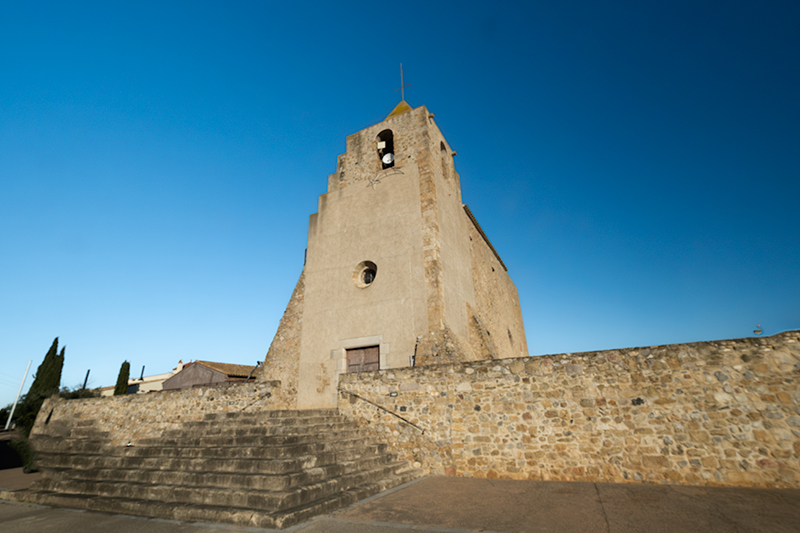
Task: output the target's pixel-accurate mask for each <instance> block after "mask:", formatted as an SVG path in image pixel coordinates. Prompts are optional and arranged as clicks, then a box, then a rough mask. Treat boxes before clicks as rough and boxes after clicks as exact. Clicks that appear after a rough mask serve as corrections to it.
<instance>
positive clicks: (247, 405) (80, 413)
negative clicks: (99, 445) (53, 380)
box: [31, 381, 294, 446]
mask: <svg viewBox="0 0 800 533" xmlns="http://www.w3.org/2000/svg"><path fill="white" fill-rule="evenodd" d="M293 401H294V397H293V395H291V394H287V393H286V391H284V390H283V388H282V387H281V384H280V382H266V381H262V382H258V383H236V384H224V385H216V386H208V387H198V388H192V389H183V390H174V391H163V392H151V393H149V394H129V395H127V396H111V397H100V398H88V399H83V400H64V399H61V398H58V397H55V396H54V397H52V398H48V399H47V400H45V402H44V404H42V408H41V410H40V411H39V416H37V417H36V423H35V424H34V426H33V430H32V431H31V437H32V438H35V437H36V436H37V435H49V436H63V435H60V434H59V432H60V431H61V430H62V429H63V428H64V424H62V423H60V422H61V421H69V422H70V423H71V424H74V423H75V422H76V421H80V420H86V421H90V420H93V421H94V425H93V426H92V427H93V428H94V429H96V430H98V431H107V432H108V433H109V439H110V441H111V444H113V445H118V446H124V445H127V444H128V443H131V444H133V445H136V443H137V442H138V441H139V440H140V439H151V438H157V437H160V436H161V434H162V432H163V431H164V430H166V429H178V428H180V427H181V424H183V423H184V422H196V421H199V420H202V419H203V417H204V416H205V415H206V414H209V413H235V412H261V411H274V410H281V409H290V408H291V407H292V406H293Z"/></svg>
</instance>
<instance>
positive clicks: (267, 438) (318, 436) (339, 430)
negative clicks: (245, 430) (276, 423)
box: [136, 425, 363, 448]
mask: <svg viewBox="0 0 800 533" xmlns="http://www.w3.org/2000/svg"><path fill="white" fill-rule="evenodd" d="M358 435H363V433H361V432H360V431H359V430H358V428H354V427H352V426H346V425H341V426H339V427H336V428H329V429H327V430H325V431H319V432H312V433H307V432H303V433H297V434H290V435H280V434H278V435H264V434H263V433H261V432H254V433H253V434H249V435H248V434H239V435H236V434H230V435H224V434H223V435H200V436H192V435H184V436H180V437H161V438H152V439H142V440H140V441H139V442H137V443H136V447H137V448H145V447H157V446H159V447H160V446H171V447H180V448H196V447H199V446H202V447H211V446H288V445H290V444H303V443H306V442H315V441H326V442H327V441H331V440H337V439H340V438H344V437H353V436H358Z"/></svg>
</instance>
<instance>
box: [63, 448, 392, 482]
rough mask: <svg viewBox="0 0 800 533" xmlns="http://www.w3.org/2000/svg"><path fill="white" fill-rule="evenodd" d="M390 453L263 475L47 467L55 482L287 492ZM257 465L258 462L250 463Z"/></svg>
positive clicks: (374, 463) (379, 461)
mask: <svg viewBox="0 0 800 533" xmlns="http://www.w3.org/2000/svg"><path fill="white" fill-rule="evenodd" d="M394 462H395V460H394V457H393V455H392V454H383V455H373V456H367V457H359V458H357V460H351V461H340V462H338V463H332V464H328V465H323V466H318V467H313V468H307V469H304V470H302V471H297V472H289V473H281V474H264V473H261V472H258V471H257V470H255V471H251V472H246V473H236V472H208V471H194V472H192V471H182V470H148V469H123V468H90V469H79V468H64V467H55V468H52V469H49V470H48V474H49V476H48V477H49V478H50V479H52V480H54V481H68V480H80V481H95V482H103V481H119V482H125V483H139V484H151V485H152V484H157V485H166V486H180V487H213V488H232V487H234V488H241V489H247V490H260V491H286V490H290V489H294V488H298V487H301V486H304V485H312V484H314V483H320V482H322V481H325V480H326V479H330V478H335V477H340V476H343V475H347V474H353V473H356V472H359V471H363V470H370V469H376V468H379V467H380V466H382V465H387V464H390V463H394ZM253 466H256V467H257V466H260V465H253Z"/></svg>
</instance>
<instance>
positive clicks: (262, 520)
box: [20, 470, 421, 529]
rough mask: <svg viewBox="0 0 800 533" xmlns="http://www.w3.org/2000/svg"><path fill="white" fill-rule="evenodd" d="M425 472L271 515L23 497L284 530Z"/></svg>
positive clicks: (412, 472)
mask: <svg viewBox="0 0 800 533" xmlns="http://www.w3.org/2000/svg"><path fill="white" fill-rule="evenodd" d="M420 475H421V472H419V471H417V470H406V471H403V472H401V473H398V474H397V475H395V476H392V477H389V478H385V479H382V480H379V481H377V482H373V483H367V484H364V485H360V486H358V487H355V488H352V489H348V490H343V491H340V492H338V493H336V494H334V495H331V496H329V497H327V498H321V499H319V500H316V501H313V502H310V503H309V504H306V505H303V506H299V507H297V508H294V509H289V510H286V511H278V512H270V511H265V510H250V509H237V508H230V507H224V506H215V505H196V504H178V503H162V502H153V501H147V500H136V499H130V498H108V497H102V496H85V495H79V494H61V493H54V492H27V493H26V494H20V496H21V497H22V498H23V499H24V500H25V501H31V502H33V503H39V504H44V505H53V506H57V507H70V508H74V509H87V510H93V511H104V512H113V513H122V514H132V515H137V516H147V517H151V518H162V519H168V520H183V521H199V522H213V523H222V524H231V525H236V526H244V527H258V528H270V529H283V528H287V527H291V526H293V525H295V524H298V523H300V522H303V521H305V520H308V519H309V518H312V517H314V516H317V515H319V514H323V513H329V512H332V511H335V510H336V509H340V508H342V507H346V506H348V505H351V504H353V503H355V502H356V501H358V500H361V499H364V498H367V497H369V496H372V495H373V494H377V493H379V492H382V491H384V490H387V489H390V488H393V487H396V486H398V485H402V484H403V483H407V482H409V481H411V480H413V479H416V478H417V477H420Z"/></svg>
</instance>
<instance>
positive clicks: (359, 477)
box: [31, 462, 407, 511]
mask: <svg viewBox="0 0 800 533" xmlns="http://www.w3.org/2000/svg"><path fill="white" fill-rule="evenodd" d="M404 468H407V464H406V463H405V462H393V463H389V464H385V465H379V466H377V467H375V468H371V469H369V470H363V471H357V472H352V473H349V474H344V475H342V476H338V477H335V478H331V479H325V480H323V481H320V482H317V483H312V484H309V485H304V486H301V487H296V488H293V489H290V490H282V491H269V490H255V489H246V488H219V487H194V486H177V485H151V484H143V483H132V482H124V481H85V480H76V479H70V480H63V481H62V480H54V479H50V478H42V479H39V480H38V481H36V482H35V483H34V484H33V485H32V486H31V488H32V489H33V490H37V491H43V492H57V493H62V494H78V495H85V496H100V497H105V498H117V499H134V500H150V501H155V502H164V503H179V504H195V505H209V506H211V505H214V506H223V507H232V508H239V509H266V510H270V511H285V510H288V509H291V508H293V507H299V506H302V505H305V504H308V503H311V502H313V501H316V500H319V499H324V498H328V497H330V496H333V495H334V494H336V493H337V492H340V491H344V490H349V489H351V488H354V487H357V486H359V485H363V484H369V483H373V482H376V481H380V480H382V479H386V478H389V477H392V476H393V475H396V474H397V473H398V472H402V470H403V469H404Z"/></svg>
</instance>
